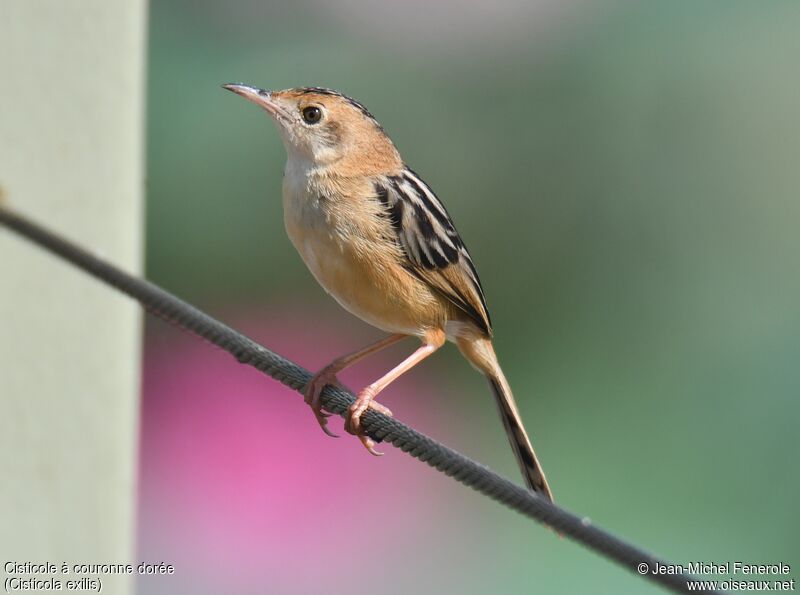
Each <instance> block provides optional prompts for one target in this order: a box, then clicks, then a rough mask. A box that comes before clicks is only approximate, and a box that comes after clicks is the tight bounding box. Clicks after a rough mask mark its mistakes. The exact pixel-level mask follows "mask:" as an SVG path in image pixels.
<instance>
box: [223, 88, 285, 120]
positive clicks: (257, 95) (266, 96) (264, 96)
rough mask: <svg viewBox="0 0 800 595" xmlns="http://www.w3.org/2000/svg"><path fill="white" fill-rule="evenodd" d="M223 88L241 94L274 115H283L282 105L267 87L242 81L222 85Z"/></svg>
mask: <svg viewBox="0 0 800 595" xmlns="http://www.w3.org/2000/svg"><path fill="white" fill-rule="evenodd" d="M222 88H223V89H227V90H228V91H232V92H234V93H236V94H237V95H241V96H242V97H244V98H245V99H247V101H250V102H251V103H255V104H256V105H258V106H260V107H262V108H264V109H265V110H266V111H267V112H268V113H269V114H270V115H272V116H275V117H279V116H281V115H282V114H281V107H280V106H279V105H278V104H277V102H275V101H274V100H273V99H272V97H271V95H272V94H271V93H270V92H269V91H267V90H266V89H259V88H258V87H251V86H249V85H242V84H241V83H228V84H227V85H222Z"/></svg>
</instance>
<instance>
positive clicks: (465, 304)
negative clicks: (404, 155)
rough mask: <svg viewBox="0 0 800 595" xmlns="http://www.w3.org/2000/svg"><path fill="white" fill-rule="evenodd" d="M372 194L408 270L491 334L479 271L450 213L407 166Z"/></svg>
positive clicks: (384, 181) (389, 177)
mask: <svg viewBox="0 0 800 595" xmlns="http://www.w3.org/2000/svg"><path fill="white" fill-rule="evenodd" d="M376 194H377V196H378V199H379V200H380V201H381V203H382V204H383V206H384V208H385V209H386V213H387V216H388V217H389V220H390V221H391V223H392V228H393V230H394V231H395V233H396V234H397V241H398V243H399V245H400V247H401V248H402V249H403V253H404V254H405V256H406V258H407V262H406V268H407V269H408V270H409V271H411V272H412V273H413V274H414V275H416V276H417V277H418V278H420V279H421V280H423V281H425V282H426V283H428V284H429V285H431V286H432V287H433V288H434V289H436V290H437V291H438V292H439V293H441V294H442V295H444V296H445V297H446V298H447V299H448V300H450V301H451V302H452V303H453V304H454V305H455V306H456V307H458V308H459V309H460V310H461V311H462V312H464V313H465V314H466V315H467V316H468V317H469V318H470V319H471V320H472V321H473V322H474V323H475V324H476V325H477V326H478V328H479V329H481V330H482V331H483V332H484V333H486V334H487V335H491V332H492V325H491V321H490V319H489V312H488V310H487V308H486V300H485V298H484V295H483V288H482V287H481V282H480V279H478V273H477V271H476V270H475V266H474V265H473V263H472V259H471V258H470V255H469V252H467V248H466V246H465V245H464V242H463V241H462V240H461V237H460V236H459V235H458V232H457V231H456V228H455V227H454V226H453V222H452V220H451V219H450V215H449V214H448V213H447V210H446V209H445V208H444V205H443V204H442V203H441V202H440V201H439V199H438V198H437V197H436V195H435V194H434V193H433V191H432V190H431V189H430V187H429V186H428V185H427V184H426V183H425V182H424V181H422V179H421V178H420V177H419V176H418V175H417V174H416V173H414V172H413V171H412V170H411V169H409V168H405V169H403V171H402V172H401V173H400V174H398V175H395V176H388V177H386V178H385V179H384V180H382V181H381V183H379V184H377V185H376Z"/></svg>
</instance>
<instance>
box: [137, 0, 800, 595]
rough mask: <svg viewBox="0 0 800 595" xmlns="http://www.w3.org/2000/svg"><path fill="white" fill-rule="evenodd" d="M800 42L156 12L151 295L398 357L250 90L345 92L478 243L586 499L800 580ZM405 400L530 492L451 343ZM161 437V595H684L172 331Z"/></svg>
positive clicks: (148, 393)
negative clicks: (661, 591)
mask: <svg viewBox="0 0 800 595" xmlns="http://www.w3.org/2000/svg"><path fill="white" fill-rule="evenodd" d="M799 28H800V5H798V4H797V3H796V2H791V1H786V2H779V1H771V2H760V3H752V2H744V1H725V2H722V1H714V2H703V3H698V2H692V1H689V0H678V1H673V2H660V3H641V2H625V1H615V2H611V1H606V2H586V1H580V0H566V1H565V0H536V1H523V0H502V1H496V2H492V3H484V2H456V1H454V0H448V1H444V2H437V3H432V2H423V1H421V0H411V1H408V2H403V3H375V2H369V1H368V0H342V1H339V2H327V1H323V0H298V1H296V2H291V3H288V2H276V1H269V0H267V1H264V0H235V1H231V2H226V3H220V2H216V1H213V0H153V1H152V2H151V5H150V42H149V58H148V61H149V66H148V68H149V70H148V91H147V101H148V128H147V138H148V141H147V143H148V146H147V172H148V173H147V176H148V177H147V225H146V229H147V237H146V246H147V251H146V270H147V275H148V276H149V277H150V278H151V279H153V280H154V281H156V282H157V283H160V284H163V285H164V286H165V287H167V288H168V289H170V290H172V291H174V292H176V293H178V294H179V295H181V296H182V297H185V298H187V299H188V300H190V301H192V302H193V303H196V304H198V305H200V306H201V307H205V308H208V309H209V310H210V312H211V313H212V314H214V315H216V316H219V317H221V318H222V319H223V320H225V321H227V322H229V323H231V324H233V325H234V326H236V327H238V328H240V329H242V330H243V331H244V332H246V333H247V334H249V335H250V336H252V337H253V338H255V339H256V340H258V341H261V342H263V343H264V344H265V345H267V346H269V347H270V348H272V349H274V350H276V351H278V352H279V353H281V354H283V355H286V356H288V357H290V358H293V359H295V360H296V361H298V362H299V363H301V364H302V365H304V366H306V367H308V368H310V369H312V370H316V369H319V368H320V367H322V366H323V365H324V364H326V363H327V362H328V361H329V360H331V359H333V358H334V357H335V356H337V355H340V354H342V353H344V352H347V351H351V350H353V349H356V348H358V347H360V346H362V345H363V344H366V343H368V342H370V341H372V340H375V339H376V338H378V337H379V336H380V334H379V332H378V331H376V330H374V329H372V328H370V327H368V326H366V325H365V324H364V323H362V322H360V321H359V320H357V319H355V318H354V317H352V316H351V315H349V314H347V313H346V312H345V311H343V310H341V309H340V308H339V307H338V306H337V305H336V304H335V303H334V302H333V301H332V300H331V299H330V298H328V297H327V296H326V295H325V294H324V293H323V291H322V290H321V289H320V288H319V287H318V286H317V285H316V283H315V282H314V280H313V279H312V277H311V275H310V273H308V272H307V270H306V268H305V267H304V265H303V264H302V262H301V261H300V259H299V257H298V256H297V255H296V253H295V252H294V250H293V248H292V247H291V245H290V243H289V241H288V239H287V238H286V235H285V233H284V231H283V223H282V210H281V204H280V181H281V175H282V169H283V164H284V161H285V155H284V149H283V147H282V145H281V143H280V140H279V138H278V134H277V132H276V130H275V129H274V127H273V125H272V124H271V122H270V121H269V120H268V118H267V117H266V115H265V114H263V113H262V112H260V111H259V110H257V109H256V108H255V107H254V106H252V105H250V104H247V103H246V102H244V101H242V100H241V99H240V98H237V97H234V96H233V95H231V94H230V93H226V92H225V91H223V90H221V89H220V88H219V85H220V84H222V83H225V82H232V81H242V82H246V83H252V84H254V85H258V86H262V87H266V88H276V89H281V88H286V87H293V86H305V85H318V86H328V87H333V88H336V89H339V90H341V91H343V92H345V93H347V94H349V95H352V96H353V97H355V98H356V99H358V100H360V101H362V102H363V103H365V104H366V105H367V107H368V108H369V109H370V110H371V111H372V112H373V113H374V114H375V115H376V117H377V118H378V119H379V120H380V121H381V122H382V123H383V125H384V126H385V128H386V130H387V131H388V133H389V134H390V135H391V136H392V138H393V139H394V141H395V143H396V145H397V146H398V148H399V149H400V151H401V153H402V154H403V156H404V158H405V159H406V161H407V163H408V164H409V165H410V166H411V167H413V168H414V169H415V170H416V171H418V172H419V173H420V174H421V175H422V177H423V178H424V179H425V180H427V181H428V183H429V184H430V185H431V186H432V187H433V188H434V189H435V190H436V192H437V193H438V194H439V196H440V197H441V199H442V200H443V201H444V203H445V204H446V205H447V207H448V209H449V211H450V213H451V214H452V216H453V218H454V220H455V222H456V224H457V226H458V228H459V230H460V232H461V234H462V236H463V238H464V239H465V241H466V243H467V245H468V246H469V248H470V251H471V253H472V256H473V258H474V260H475V263H476V265H477V268H478V270H479V272H480V274H481V278H482V281H483V284H484V287H485V289H486V295H487V300H488V304H489V308H490V311H491V314H492V318H493V322H494V326H495V333H496V348H497V351H498V353H499V356H500V361H501V362H502V364H503V366H504V369H505V371H506V374H507V376H508V378H509V380H510V383H511V385H512V387H513V388H514V391H515V394H516V397H517V400H518V402H519V405H520V408H521V411H522V415H523V418H524V419H525V421H526V424H527V426H528V428H529V431H530V432H531V434H532V437H533V443H534V445H535V447H536V449H537V452H538V453H539V455H540V457H541V459H542V460H543V463H544V466H545V469H546V471H547V473H548V477H549V479H550V482H551V485H552V486H553V489H554V492H555V495H556V499H557V501H558V502H559V503H560V504H562V505H564V506H565V507H566V508H568V509H570V510H573V511H576V512H577V513H579V514H585V515H588V516H589V517H591V518H592V520H593V521H595V522H596V523H598V524H600V525H601V526H603V527H607V528H609V529H611V530H613V531H615V532H617V533H618V534H619V535H621V536H623V537H626V538H629V539H631V540H633V541H634V542H637V543H639V544H641V545H642V546H644V547H645V548H646V549H649V550H651V551H653V552H655V553H658V554H660V555H663V556H665V557H667V558H671V559H674V560H677V561H680V562H690V561H714V562H724V561H733V560H739V561H744V562H749V563H768V562H773V563H774V562H779V561H783V562H785V563H789V564H792V565H793V567H794V568H795V569H796V568H797V565H798V564H800V559H798V558H799V556H798V552H800V538H799V537H798V531H797V529H798V525H799V524H800V523H799V522H798V521H800V515H798V511H797V502H798V501H800V479H798V474H797V463H796V458H797V454H798V446H797V429H796V426H797V420H798V417H799V416H800V399H798V391H799V390H800V361H799V360H800V310H799V309H798V304H799V303H800V270H799V268H800V265H799V263H798V254H800V234H799V233H798V221H799V220H800V219H799V217H800V200H798V187H800V167H798V165H799V164H798V156H800V77H798V73H797V67H798V58H800V35H798V30H799ZM413 347H414V344H413V342H411V341H409V342H408V343H404V344H401V346H397V347H395V348H393V349H391V350H390V351H389V352H387V353H385V354H383V355H381V356H377V357H375V358H374V359H372V360H370V361H368V362H365V363H363V364H362V365H359V366H358V367H357V368H356V369H354V370H353V371H352V372H347V373H345V374H344V375H343V380H344V381H345V382H346V383H347V384H348V385H349V386H350V387H351V388H354V389H358V388H361V387H362V386H363V385H365V384H367V383H368V382H370V381H371V380H373V379H374V378H376V377H378V376H379V375H381V374H382V373H383V372H384V371H385V370H386V369H388V367H390V366H391V365H394V363H396V362H397V361H399V359H400V358H402V357H404V356H405V355H406V354H407V353H410V350H411V349H412V348H413ZM381 401H382V402H383V403H385V404H386V405H387V406H389V407H390V408H391V409H392V410H393V411H394V413H395V415H396V416H397V418H398V419H400V420H402V421H404V422H407V423H409V424H411V425H413V426H415V427H417V428H418V429H420V430H422V431H424V432H426V433H429V434H430V435H432V436H434V437H436V438H438V439H440V440H442V441H444V442H445V443H446V444H448V445H450V446H452V447H455V448H457V449H459V450H461V451H463V452H465V453H466V454H468V455H470V456H472V457H474V458H477V459H479V460H480V461H482V462H484V463H486V464H488V465H490V466H492V467H493V468H495V469H498V470H500V471H501V472H503V473H504V474H506V475H507V476H509V477H511V478H514V479H515V480H518V472H517V469H516V465H515V463H514V461H513V457H512V455H511V453H510V450H509V447H508V444H507V442H506V438H505V436H504V434H503V431H502V427H501V424H500V422H499V420H498V419H497V415H496V413H495V410H494V405H493V403H492V401H491V397H490V394H489V392H488V389H487V387H486V385H485V382H484V381H483V380H482V378H481V377H480V376H479V375H478V374H476V373H475V372H474V371H472V370H471V369H470V368H469V366H468V365H467V364H466V363H465V362H463V361H462V360H461V359H460V356H459V355H458V353H457V352H456V350H454V349H453V348H452V347H448V348H446V349H444V350H443V351H442V352H440V354H438V355H437V356H436V357H435V358H432V359H431V360H429V361H427V362H426V363H425V364H424V365H422V366H420V367H419V368H417V369H415V370H414V371H413V372H412V373H410V374H408V375H407V376H405V377H403V378H402V379H401V380H399V381H398V382H396V383H395V384H394V385H392V387H391V388H390V389H388V390H387V391H386V392H385V393H383V394H382V395H381ZM142 407H143V409H142V411H143V417H142V426H141V431H142V434H141V457H140V486H139V492H140V493H139V511H138V517H139V520H138V527H139V528H138V546H137V547H138V553H137V555H138V557H139V558H140V559H147V560H163V561H165V562H169V563H172V564H174V565H175V566H176V574H175V575H173V576H171V577H166V578H165V577H158V578H152V579H143V580H140V581H139V584H138V591H139V592H140V593H142V594H145V593H146V594H148V595H149V594H161V593H163V594H167V593H169V594H174V593H198V594H203V593H220V592H229V593H239V594H249V593H264V592H269V593H287V594H293V593H316V592H321V591H323V590H324V591H325V592H329V593H347V594H349V595H354V594H360V593H364V594H367V593H369V594H372V593H374V592H375V591H376V590H378V591H380V592H385V593H408V592H416V593H442V592H459V593H474V594H482V593H488V592H502V593H529V592H537V593H561V592H568V593H649V592H656V589H655V588H654V587H652V586H651V585H649V584H646V583H645V582H644V581H642V580H641V579H640V578H638V577H636V576H633V575H630V574H628V573H626V572H623V571H621V570H620V569H619V568H617V567H616V566H614V565H612V564H610V563H608V562H607V561H605V560H603V559H601V558H599V557H597V556H596V555H594V554H591V553H589V552H587V551H586V550H584V549H583V548H581V547H579V546H576V545H575V544H573V543H572V542H570V541H569V540H565V539H557V538H556V537H555V536H554V535H553V534H552V533H550V532H549V531H546V530H543V529H542V528H541V527H538V526H536V525H535V524H533V523H530V522H528V521H525V520H522V519H521V517H519V516H517V515H516V514H515V513H512V512H509V511H508V510H505V509H504V508H501V507H500V506H498V505H496V504H494V503H492V502H490V501H488V500H486V499H485V498H483V497H480V496H478V495H476V494H474V493H472V492H470V491H468V490H466V489H464V488H462V487H461V486H459V485H457V484H456V483H454V482H453V481H451V480H450V479H448V478H446V477H444V476H442V475H440V474H438V473H435V472H433V471H432V470H430V469H428V468H427V467H425V466H424V465H420V464H419V463H417V462H415V461H413V460H411V459H410V458H409V457H408V456H406V455H405V454H403V453H401V452H399V451H396V450H394V449H392V448H391V447H386V448H384V450H385V451H386V456H384V457H383V458H381V459H376V458H373V457H371V456H369V455H368V454H367V453H366V452H365V451H364V450H363V449H362V448H361V446H360V445H359V444H358V442H357V441H356V440H355V439H354V438H352V437H349V436H347V435H345V436H344V437H342V438H340V439H339V440H332V439H329V438H327V437H326V436H324V435H323V434H322V432H321V431H320V430H319V428H318V427H317V425H316V423H315V422H314V419H313V417H312V415H311V414H310V412H309V411H308V410H307V409H306V407H305V406H304V405H303V403H302V400H301V398H300V397H299V396H298V395H296V394H294V393H291V392H290V391H288V390H285V389H284V388H282V387H281V386H280V385H278V384H277V383H276V382H273V381H270V380H269V379H265V378H264V377H262V376H261V375H260V374H258V373H256V372H254V371H252V370H250V369H249V368H245V367H242V366H240V365H238V364H237V363H235V362H234V361H233V360H232V359H231V358H230V357H229V356H227V355H226V354H224V353H222V352H219V351H217V350H213V349H210V348H208V346H206V345H204V344H201V343H199V342H197V341H195V340H194V339H192V338H190V337H188V336H186V335H184V334H181V333H179V332H177V331H176V330H175V329H173V328H172V327H170V326H168V325H164V324H162V323H160V322H157V321H156V322H153V321H152V320H148V322H147V332H146V340H145V356H144V372H143V405H142ZM332 423H333V426H334V428H335V429H336V430H339V429H340V428H341V422H340V421H339V420H334V421H333V422H332ZM740 578H741V577H740Z"/></svg>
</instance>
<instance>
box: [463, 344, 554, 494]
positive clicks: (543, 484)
mask: <svg viewBox="0 0 800 595" xmlns="http://www.w3.org/2000/svg"><path fill="white" fill-rule="evenodd" d="M457 344H458V348H459V350H460V351H461V353H462V354H464V357H466V358H467V359H468V360H469V362H470V363H471V364H472V365H473V366H474V367H475V368H477V369H478V370H479V371H480V372H482V373H483V374H484V375H485V376H486V379H487V380H488V381H489V386H490V387H491V389H492V393H493V394H494V397H495V400H496V402H497V409H498V411H499V412H500V419H502V421H503V426H504V427H505V429H506V434H507V435H508V441H509V442H510V443H511V449H512V450H513V451H514V455H515V456H516V457H517V463H518V464H519V469H520V471H521V472H522V477H523V478H524V479H525V483H526V484H527V485H528V487H529V488H530V489H531V490H533V491H534V492H536V493H538V494H541V495H543V496H544V497H545V498H547V499H548V500H550V501H551V502H552V501H553V494H552V492H551V491H550V486H549V485H547V479H546V478H545V476H544V471H542V466H541V465H540V464H539V459H537V458H536V453H535V452H534V451H533V447H532V446H531V441H530V440H529V439H528V434H527V433H526V432H525V427H524V426H523V425H522V419H521V418H520V415H519V410H518V409H517V404H516V402H515V401H514V395H513V394H512V392H511V387H509V386H508V381H506V377H505V376H504V375H503V371H502V370H501V369H500V364H499V363H498V362H497V356H496V355H495V353H494V348H493V347H492V342H491V340H489V339H483V338H481V339H459V340H458V342H457Z"/></svg>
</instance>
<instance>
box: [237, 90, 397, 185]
mask: <svg viewBox="0 0 800 595" xmlns="http://www.w3.org/2000/svg"><path fill="white" fill-rule="evenodd" d="M223 88H225V89H227V90H229V91H232V92H234V93H236V94H237V95H241V96H242V97H244V98H245V99H247V100H248V101H250V102H252V103H255V104H256V105H258V106H260V107H261V108H263V109H264V110H265V111H266V112H267V113H268V114H269V115H270V116H271V117H272V119H273V120H274V121H275V122H276V124H277V125H278V130H279V131H280V133H281V137H282V138H283V144H284V145H285V147H286V152H287V153H288V155H289V159H292V158H300V159H303V160H305V161H309V162H311V163H313V164H314V165H316V166H327V165H331V164H333V163H337V165H340V166H346V165H347V164H348V163H349V162H352V164H358V167H359V168H361V169H364V168H367V169H369V170H374V171H380V170H386V169H392V168H394V167H397V166H398V165H399V164H400V157H399V155H398V153H397V150H396V149H395V147H394V145H393V144H392V141H391V140H390V139H389V137H388V136H386V133H385V132H384V131H383V128H382V127H381V125H380V124H378V122H377V121H376V120H375V118H374V117H373V116H372V114H370V113H369V112H368V111H367V109H366V108H365V107H364V106H363V105H361V104H360V103H358V102H357V101H355V100H354V99H351V98H349V97H347V96H346V95H342V94H341V93H339V92H337V91H333V90H331V89H324V88H321V87H302V88H297V89H286V90H284V91H267V90H265V89H259V88H257V87H251V86H249V85H243V84H228V85H223ZM365 173H366V172H365Z"/></svg>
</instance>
